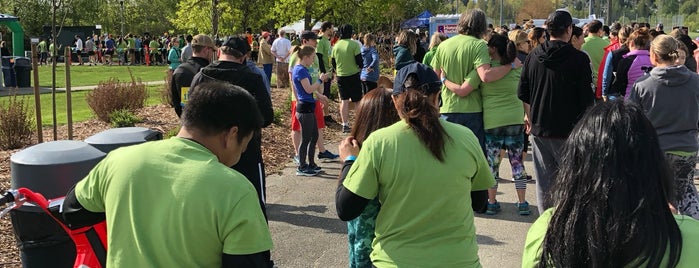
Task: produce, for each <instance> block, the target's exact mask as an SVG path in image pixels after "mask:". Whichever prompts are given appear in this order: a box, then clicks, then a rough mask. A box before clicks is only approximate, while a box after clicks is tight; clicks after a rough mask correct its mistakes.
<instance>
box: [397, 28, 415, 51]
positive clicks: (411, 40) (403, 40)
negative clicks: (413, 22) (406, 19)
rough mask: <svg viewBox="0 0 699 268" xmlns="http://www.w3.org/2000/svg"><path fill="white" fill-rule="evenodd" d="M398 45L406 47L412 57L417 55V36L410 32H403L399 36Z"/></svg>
mask: <svg viewBox="0 0 699 268" xmlns="http://www.w3.org/2000/svg"><path fill="white" fill-rule="evenodd" d="M396 43H398V44H399V45H403V46H406V47H407V48H408V50H410V55H415V52H416V51H417V34H415V33H413V32H411V31H408V30H403V31H401V32H400V34H399V35H398V39H397V40H396Z"/></svg>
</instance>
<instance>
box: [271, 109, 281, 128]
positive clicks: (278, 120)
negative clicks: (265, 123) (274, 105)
mask: <svg viewBox="0 0 699 268" xmlns="http://www.w3.org/2000/svg"><path fill="white" fill-rule="evenodd" d="M283 116H284V112H283V111H282V110H274V119H273V121H272V123H274V124H277V125H281V124H282V117H283Z"/></svg>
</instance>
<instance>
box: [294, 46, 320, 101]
mask: <svg viewBox="0 0 699 268" xmlns="http://www.w3.org/2000/svg"><path fill="white" fill-rule="evenodd" d="M297 54H298V53H297V52H294V53H292V54H291V56H289V69H288V70H289V77H291V73H292V72H293V70H294V66H296V64H298V62H296V61H297V60H298V58H297V57H298V55H297ZM318 64H319V63H318V57H313V64H312V65H311V66H309V67H306V70H308V73H309V74H311V84H313V83H315V82H316V81H318V79H319V78H320V67H318V66H320V65H318ZM290 88H291V100H292V101H295V100H296V94H294V83H291V86H290Z"/></svg>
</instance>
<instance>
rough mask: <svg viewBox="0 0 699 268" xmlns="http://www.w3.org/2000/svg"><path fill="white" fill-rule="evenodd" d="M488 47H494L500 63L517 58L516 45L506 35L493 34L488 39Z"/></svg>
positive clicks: (504, 63)
mask: <svg viewBox="0 0 699 268" xmlns="http://www.w3.org/2000/svg"><path fill="white" fill-rule="evenodd" d="M488 47H492V48H495V51H496V52H497V53H498V55H499V56H500V64H502V65H507V64H510V63H512V62H513V61H515V58H517V46H515V43H514V42H512V41H510V39H509V38H507V36H506V35H502V34H493V35H492V36H491V37H490V40H488Z"/></svg>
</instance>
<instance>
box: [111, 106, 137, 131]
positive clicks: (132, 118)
mask: <svg viewBox="0 0 699 268" xmlns="http://www.w3.org/2000/svg"><path fill="white" fill-rule="evenodd" d="M141 121H142V120H141V118H139V117H138V116H136V115H135V114H134V113H133V112H131V111H129V110H127V109H120V110H116V111H114V112H112V113H111V114H109V122H110V123H111V124H112V127H133V126H135V125H136V123H140V122H141Z"/></svg>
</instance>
